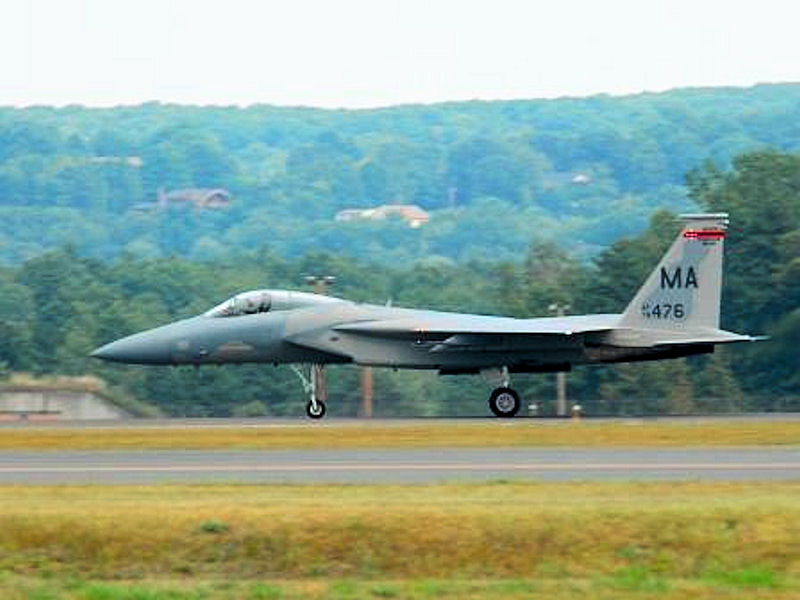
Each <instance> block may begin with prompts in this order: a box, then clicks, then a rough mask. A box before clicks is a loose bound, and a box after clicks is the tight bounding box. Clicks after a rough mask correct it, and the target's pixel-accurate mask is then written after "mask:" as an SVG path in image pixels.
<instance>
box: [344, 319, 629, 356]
mask: <svg viewBox="0 0 800 600" xmlns="http://www.w3.org/2000/svg"><path fill="white" fill-rule="evenodd" d="M618 318H619V315H592V316H591V317H583V316H573V317H552V318H541V319H514V318H508V317H494V316H483V315H450V314H442V315H439V314H431V315H426V316H422V317H420V316H414V317H405V318H399V319H385V320H370V321H359V322H354V323H345V324H340V325H337V326H335V327H334V329H335V330H336V331H339V332H342V333H349V334H355V335H362V336H370V337H376V338H392V339H409V340H420V341H425V342H435V343H434V344H433V345H432V346H431V349H430V351H431V352H445V351H448V350H461V351H463V350H476V351H478V350H486V349H489V348H491V347H493V346H507V345H509V344H511V345H514V346H517V347H518V346H539V345H540V344H542V343H544V344H546V343H548V341H549V342H556V341H557V340H559V341H562V342H563V341H566V340H568V339H573V338H575V337H576V336H578V335H580V334H586V333H593V332H603V331H609V330H611V329H613V327H614V322H615V321H616V319H618Z"/></svg>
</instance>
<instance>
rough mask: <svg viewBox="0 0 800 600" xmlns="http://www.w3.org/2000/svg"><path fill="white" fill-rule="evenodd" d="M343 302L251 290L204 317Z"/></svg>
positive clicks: (231, 315)
mask: <svg viewBox="0 0 800 600" xmlns="http://www.w3.org/2000/svg"><path fill="white" fill-rule="evenodd" d="M337 302H345V301H344V300H340V299H339V298H331V297H330V296H320V295H319V294H309V293H308V292H294V291H287V290H252V291H249V292H242V293H241V294H236V295H235V296H233V297H232V298H228V299H227V300H225V302H222V303H221V304H218V305H217V306H215V307H214V308H212V309H211V310H209V311H206V312H205V313H204V315H205V316H206V317H239V316H242V315H253V314H257V313H265V312H270V311H277V310H291V309H294V308H305V307H309V306H317V305H327V304H334V303H337Z"/></svg>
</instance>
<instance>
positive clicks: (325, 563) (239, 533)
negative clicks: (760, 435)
mask: <svg viewBox="0 0 800 600" xmlns="http://www.w3.org/2000/svg"><path fill="white" fill-rule="evenodd" d="M798 498H800V482H795V483H792V482H790V483H700V482H685V483H546V484H545V483H519V482H502V481H500V482H495V483H488V484H486V483H481V484H437V485H425V486H393V485H373V486H370V485H325V486H322V485H320V486H316V485H314V486H293V485H270V486H255V485H253V486H250V485H155V486H2V487H0V597H2V598H34V597H38V598H61V597H66V598H86V599H98V600H99V599H104V598H109V599H110V598H131V599H132V598H137V599H145V598H147V599H151V598H239V597H243V598H393V597H397V598H406V597H413V598H437V597H451V598H464V597H470V598H530V597H541V598H553V597H559V598H626V597H631V598H718V597H725V598H796V597H798V596H800V501H798Z"/></svg>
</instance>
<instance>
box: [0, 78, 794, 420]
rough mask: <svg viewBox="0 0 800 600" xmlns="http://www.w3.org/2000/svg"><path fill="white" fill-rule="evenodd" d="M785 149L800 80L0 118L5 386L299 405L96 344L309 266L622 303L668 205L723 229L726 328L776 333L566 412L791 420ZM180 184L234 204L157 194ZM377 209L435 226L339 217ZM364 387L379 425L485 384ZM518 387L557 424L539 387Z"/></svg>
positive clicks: (605, 372)
mask: <svg viewBox="0 0 800 600" xmlns="http://www.w3.org/2000/svg"><path fill="white" fill-rule="evenodd" d="M798 151H800V85H775V86H758V87H755V88H752V89H746V90H743V89H714V90H687V91H675V92H669V93H664V94H647V95H640V96H634V97H627V98H609V97H595V98H588V99H564V100H552V101H518V102H472V103H458V104H447V105H438V106H409V107H398V108H391V109H382V110H369V111H325V110H316V109H300V108H296V109H292V108H275V107H267V106H255V107H251V108H245V109H240V108H233V107H228V108H192V107H183V106H163V105H158V104H149V105H143V106H138V107H127V108H115V109H103V110H99V109H85V108H80V107H68V108H63V109H53V108H45V107H41V108H30V109H25V110H18V109H9V108H6V109H0V377H2V376H3V374H4V373H8V372H10V371H12V370H14V371H32V372H35V373H63V374H85V373H93V374H97V375H99V376H101V377H103V378H104V379H106V380H107V381H109V382H110V384H111V385H112V386H113V388H114V389H113V390H112V392H113V393H116V394H120V395H132V396H136V397H138V398H140V399H143V400H148V401H152V402H154V403H156V404H158V405H159V406H161V407H162V408H163V409H164V410H165V411H166V412H168V413H171V414H175V415H228V414H301V413H302V411H303V405H304V403H303V399H302V391H301V388H300V386H299V384H298V382H297V381H296V380H295V378H294V375H293V374H292V373H291V371H289V370H288V369H287V368H283V367H280V368H273V367H271V366H262V365H257V366H240V367H209V368H204V369H200V370H196V369H193V368H175V369H169V368H152V369H147V368H141V367H123V366H118V365H108V364H100V363H99V362H98V361H94V360H91V359H89V358H88V353H89V352H90V351H91V349H93V348H94V347H96V346H98V345H100V344H102V343H105V342H108V341H110V340H113V339H116V338H118V337H120V336H122V335H124V334H127V333H131V332H134V331H138V330H141V329H144V328H147V327H151V326H154V325H158V324H161V323H164V322H167V321H169V320H172V319H176V318H180V317H185V316H189V315H193V314H196V313H199V312H201V311H203V310H205V309H207V308H209V307H210V306H212V305H213V304H215V303H217V302H219V301H221V300H223V299H224V298H226V297H228V296H229V295H231V294H233V293H235V292H237V291H241V290H244V289H251V288H258V287H276V288H281V287H287V288H298V287H300V286H301V285H302V282H303V279H304V276H305V275H309V274H325V275H327V274H332V275H336V276H337V278H338V280H337V283H336V286H335V288H334V290H333V292H334V293H335V294H337V295H340V296H342V297H345V298H350V299H353V300H363V301H370V302H379V303H382V302H385V301H386V300H389V299H391V300H392V301H393V302H394V303H395V305H406V306H415V307H430V308H439V309H445V310H457V311H472V312H481V313H493V314H509V315H516V316H539V315H546V314H548V306H550V305H551V304H552V303H554V302H559V303H567V304H569V305H571V311H572V312H574V313H584V312H585V313H591V312H616V311H621V310H622V309H623V308H624V307H625V305H626V303H627V302H628V301H629V299H630V298H631V296H632V294H633V293H634V291H635V290H636V288H637V286H638V285H640V283H641V282H642V279H643V278H644V277H645V275H646V274H647V273H648V272H649V271H650V270H651V269H652V268H653V267H654V265H655V264H656V261H657V260H658V258H659V256H660V254H661V252H663V250H664V249H665V247H666V245H667V244H668V243H669V241H670V240H671V238H672V236H674V235H675V233H676V222H675V219H674V215H675V213H677V212H680V211H682V210H685V209H692V210H712V211H726V212H730V213H731V219H732V229H731V232H730V236H729V238H728V241H727V253H726V257H727V258H726V261H727V262H726V271H725V274H726V280H725V285H724V298H723V327H725V328H728V329H732V330H735V331H739V332H742V333H749V334H768V335H771V336H772V340H771V341H769V342H763V343H759V344H751V345H748V346H745V347H731V348H724V349H722V350H721V351H718V352H717V353H715V354H714V355H712V356H710V357H701V358H694V359H689V360H675V361H665V362H661V363H654V364H647V365H621V366H617V367H602V368H580V369H577V370H576V371H575V372H573V373H572V374H570V375H569V379H568V381H569V383H568V386H569V396H570V399H571V400H573V401H577V402H580V403H581V404H582V405H583V406H584V407H585V408H586V410H587V411H588V412H589V413H593V414H600V413H613V414H626V413H627V414H629V413H643V412H649V413H666V412H698V411H703V412H708V411H721V410H722V411H724V410H742V409H767V410H786V409H793V410H798V409H800V375H798V373H800V359H798V353H797V348H799V347H800V154H798ZM181 188H206V189H213V188H222V189H225V190H227V191H229V192H230V193H231V195H232V200H231V202H230V205H229V206H227V207H220V208H214V209H211V208H196V207H191V206H185V205H170V204H165V203H162V204H159V203H158V201H159V195H160V193H163V194H168V193H169V192H170V191H173V190H176V189H181ZM161 198H162V199H163V198H164V196H163V195H162V196H161ZM390 203H408V204H417V205H419V206H421V207H422V208H423V209H425V210H426V211H429V213H430V221H429V222H428V223H427V224H424V225H423V226H421V227H419V228H410V227H409V226H408V225H407V224H406V223H405V222H403V221H402V220H396V219H388V220H384V221H377V222H374V221H354V222H337V221H335V220H334V217H335V215H336V213H337V212H338V211H339V210H342V209H345V208H352V207H374V206H377V205H381V204H390ZM375 377H376V381H375V395H376V412H377V413H378V414H465V413H471V414H484V413H485V412H486V408H485V393H484V392H485V391H487V390H488V388H489V387H490V384H489V383H488V382H487V383H485V384H483V383H481V380H479V379H477V378H471V377H464V378H449V377H445V378H439V377H437V376H436V375H435V374H431V373H402V372H401V373H392V372H389V371H377V372H376V374H375ZM329 383H330V387H331V403H330V410H331V412H333V413H334V414H354V413H355V411H356V407H357V404H358V398H359V392H358V373H357V370H356V369H355V368H349V367H342V368H335V369H331V372H330V375H329ZM514 383H515V387H517V388H518V389H519V390H520V392H522V394H523V397H524V398H525V400H526V401H544V412H548V411H549V410H550V409H551V407H550V404H549V402H550V401H551V399H552V397H553V395H554V391H553V377H552V376H551V375H530V376H519V377H517V378H515V382H514ZM482 387H483V388H486V390H483V389H481V388H482Z"/></svg>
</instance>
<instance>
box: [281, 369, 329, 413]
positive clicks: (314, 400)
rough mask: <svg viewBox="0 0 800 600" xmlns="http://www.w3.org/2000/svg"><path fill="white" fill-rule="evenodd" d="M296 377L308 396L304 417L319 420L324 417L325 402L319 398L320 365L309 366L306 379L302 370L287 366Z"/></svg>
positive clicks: (322, 374)
mask: <svg viewBox="0 0 800 600" xmlns="http://www.w3.org/2000/svg"><path fill="white" fill-rule="evenodd" d="M289 366H290V367H291V368H292V371H294V374H295V375H297V377H298V379H300V382H301V383H302V385H303V391H304V392H305V393H306V394H308V398H309V400H308V404H306V415H308V418H309V419H321V418H322V417H324V416H325V402H324V400H322V398H320V396H321V395H322V394H320V393H319V391H320V385H319V384H320V383H321V381H322V378H323V377H324V373H323V371H322V365H311V368H310V369H309V375H308V377H306V375H305V373H303V371H302V369H301V368H300V367H298V366H297V365H289Z"/></svg>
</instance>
